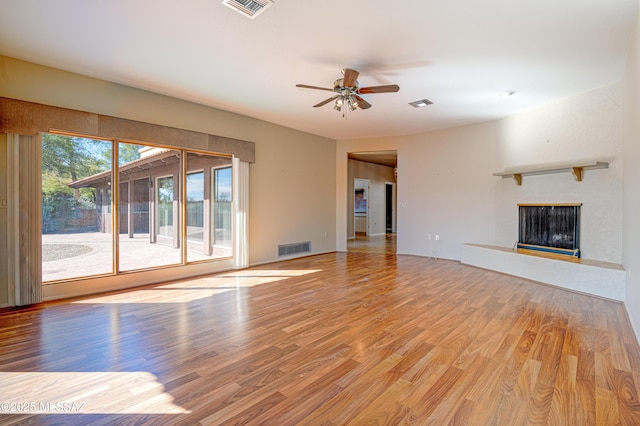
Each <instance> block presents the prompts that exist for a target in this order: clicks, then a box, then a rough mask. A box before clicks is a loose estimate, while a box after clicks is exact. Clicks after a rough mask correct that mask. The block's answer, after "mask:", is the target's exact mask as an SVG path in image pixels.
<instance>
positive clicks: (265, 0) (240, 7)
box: [222, 0, 273, 19]
mask: <svg viewBox="0 0 640 426" xmlns="http://www.w3.org/2000/svg"><path fill="white" fill-rule="evenodd" d="M222 4H224V5H225V6H228V7H230V8H231V9H233V10H235V11H236V12H240V13H242V14H243V15H244V16H246V17H248V18H251V19H253V18H255V17H256V16H258V15H260V14H261V13H262V12H264V11H265V9H267V8H268V7H269V6H271V5H272V4H273V1H271V0H222Z"/></svg>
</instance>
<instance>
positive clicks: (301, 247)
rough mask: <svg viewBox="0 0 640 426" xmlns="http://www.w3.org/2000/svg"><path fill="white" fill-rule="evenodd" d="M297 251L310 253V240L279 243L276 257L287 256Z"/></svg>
mask: <svg viewBox="0 0 640 426" xmlns="http://www.w3.org/2000/svg"><path fill="white" fill-rule="evenodd" d="M298 253H311V241H305V242H304V243H293V244H280V245H278V257H281V256H289V255H291V254H298Z"/></svg>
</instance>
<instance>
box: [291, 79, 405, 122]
mask: <svg viewBox="0 0 640 426" xmlns="http://www.w3.org/2000/svg"><path fill="white" fill-rule="evenodd" d="M342 75H343V77H342V78H339V79H337V80H336V81H334V82H333V89H329V88H325V87H318V86H309V85H308V84H296V87H301V88H304V89H315V90H328V91H331V92H335V93H336V95H334V96H332V97H330V98H328V99H325V100H324V101H322V102H320V103H318V104H316V105H314V106H313V107H314V108H318V107H321V106H323V105H326V104H328V103H330V102H333V101H334V100H335V104H334V105H333V109H335V110H336V111H341V112H342V117H345V118H346V116H347V111H355V110H356V109H358V108H360V109H369V108H371V104H370V103H369V102H367V101H365V100H364V99H363V98H362V97H361V96H360V95H363V94H371V93H393V92H397V91H398V90H400V86H398V85H397V84H388V85H384V86H371V87H360V84H359V83H358V80H357V79H358V75H360V73H359V72H358V71H356V70H354V69H351V68H344V69H343V70H342ZM345 105H346V106H345ZM343 108H344V110H343Z"/></svg>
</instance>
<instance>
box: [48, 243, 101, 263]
mask: <svg viewBox="0 0 640 426" xmlns="http://www.w3.org/2000/svg"><path fill="white" fill-rule="evenodd" d="M91 251H92V249H91V247H89V246H85V245H82V244H43V245H42V261H43V262H51V261H52V260H60V259H68V258H70V257H76V256H80V255H82V254H86V253H90V252H91Z"/></svg>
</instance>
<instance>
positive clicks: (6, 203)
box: [0, 198, 9, 209]
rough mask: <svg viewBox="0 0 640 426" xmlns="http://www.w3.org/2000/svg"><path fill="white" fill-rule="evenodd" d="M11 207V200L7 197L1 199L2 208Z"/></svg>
mask: <svg viewBox="0 0 640 426" xmlns="http://www.w3.org/2000/svg"><path fill="white" fill-rule="evenodd" d="M8 207H9V202H8V201H7V199H6V198H3V199H2V200H0V209H6V208H8Z"/></svg>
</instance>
